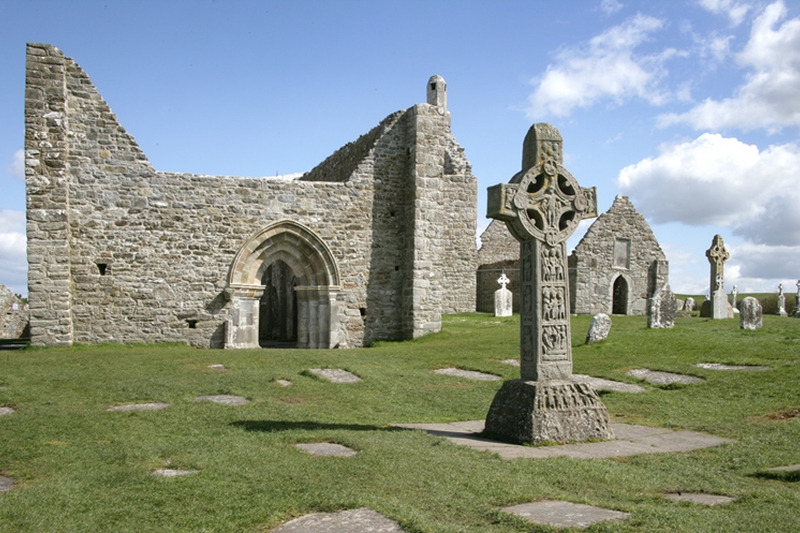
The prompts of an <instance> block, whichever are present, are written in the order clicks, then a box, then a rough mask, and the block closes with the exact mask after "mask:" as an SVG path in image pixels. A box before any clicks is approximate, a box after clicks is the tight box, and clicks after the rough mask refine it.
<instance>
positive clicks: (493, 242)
mask: <svg viewBox="0 0 800 533" xmlns="http://www.w3.org/2000/svg"><path fill="white" fill-rule="evenodd" d="M503 271H505V273H506V277H508V279H509V280H510V282H509V284H508V286H507V287H506V288H507V289H508V290H509V291H511V297H512V310H513V312H514V313H518V312H519V304H520V301H521V296H520V292H519V290H520V289H519V241H517V240H516V239H515V238H514V236H513V235H511V232H509V231H508V228H506V224H505V222H501V221H499V220H492V221H491V222H490V223H489V225H488V226H487V227H486V229H485V230H484V232H483V233H482V234H481V247H480V249H479V250H478V270H477V273H476V284H477V286H476V293H477V302H476V311H478V312H480V313H494V293H495V291H496V290H497V289H499V288H500V285H498V284H497V278H499V277H500V275H501V274H502V273H503Z"/></svg>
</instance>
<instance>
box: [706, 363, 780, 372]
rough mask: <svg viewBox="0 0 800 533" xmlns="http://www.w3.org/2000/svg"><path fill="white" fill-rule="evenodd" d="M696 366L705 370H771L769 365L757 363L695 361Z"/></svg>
mask: <svg viewBox="0 0 800 533" xmlns="http://www.w3.org/2000/svg"><path fill="white" fill-rule="evenodd" d="M694 366H696V367H697V368H705V369H706V370H772V367H771V366H757V365H723V364H720V363H697V364H696V365H694Z"/></svg>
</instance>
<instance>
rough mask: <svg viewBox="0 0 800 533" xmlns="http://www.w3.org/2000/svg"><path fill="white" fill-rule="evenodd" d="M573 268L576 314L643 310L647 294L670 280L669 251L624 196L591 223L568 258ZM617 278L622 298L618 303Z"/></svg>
mask: <svg viewBox="0 0 800 533" xmlns="http://www.w3.org/2000/svg"><path fill="white" fill-rule="evenodd" d="M569 272H570V300H571V301H570V308H571V309H572V312H573V313H575V314H587V313H588V314H597V313H607V314H611V313H612V312H622V314H629V315H640V314H644V313H646V311H647V298H648V297H649V296H650V295H651V294H652V292H653V291H654V290H655V288H656V287H661V286H663V285H664V284H666V283H668V281H669V279H668V278H669V273H668V264H667V260H666V256H665V255H664V252H663V251H662V250H661V247H660V246H659V244H658V241H657V240H656V237H655V235H654V234H653V231H652V229H651V228H650V225H649V224H648V223H647V221H646V220H645V218H644V217H643V216H642V215H641V214H639V213H638V212H637V211H636V209H635V208H634V207H633V204H631V202H630V201H629V200H628V198H627V197H625V196H617V198H616V199H615V200H614V203H613V205H612V206H611V208H610V209H609V210H608V211H607V212H606V213H603V214H602V215H600V217H598V219H597V220H596V221H595V222H594V223H593V224H592V225H591V226H590V227H589V230H588V231H587V232H586V234H585V235H584V236H583V239H581V241H580V243H578V245H577V246H576V247H575V250H574V251H573V252H572V254H571V255H570V257H569ZM620 278H621V279H620ZM615 283H617V286H618V287H620V292H621V293H622V295H621V299H622V300H623V301H621V302H618V306H615V305H614V287H615ZM624 289H627V290H624Z"/></svg>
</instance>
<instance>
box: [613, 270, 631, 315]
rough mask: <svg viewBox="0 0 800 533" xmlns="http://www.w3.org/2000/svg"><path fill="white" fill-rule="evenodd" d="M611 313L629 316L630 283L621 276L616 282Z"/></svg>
mask: <svg viewBox="0 0 800 533" xmlns="http://www.w3.org/2000/svg"><path fill="white" fill-rule="evenodd" d="M611 313H612V314H614V315H627V314H628V282H627V281H625V278H623V277H622V276H619V277H618V278H617V279H616V280H614V297H613V301H612V304H611Z"/></svg>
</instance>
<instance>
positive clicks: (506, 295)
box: [494, 272, 513, 316]
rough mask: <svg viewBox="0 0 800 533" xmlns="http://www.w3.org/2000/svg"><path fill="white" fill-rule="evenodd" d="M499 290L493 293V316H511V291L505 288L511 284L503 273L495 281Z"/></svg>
mask: <svg viewBox="0 0 800 533" xmlns="http://www.w3.org/2000/svg"><path fill="white" fill-rule="evenodd" d="M497 283H499V284H500V288H499V289H497V290H496V291H495V292H494V316H511V315H512V314H513V313H512V309H513V305H512V298H513V296H512V295H511V291H510V290H508V289H507V288H506V285H508V284H509V283H511V280H510V279H508V277H506V273H505V272H503V273H502V274H501V275H500V277H499V278H498V279H497Z"/></svg>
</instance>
